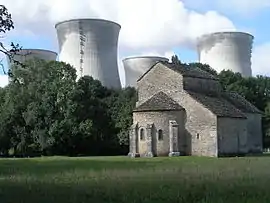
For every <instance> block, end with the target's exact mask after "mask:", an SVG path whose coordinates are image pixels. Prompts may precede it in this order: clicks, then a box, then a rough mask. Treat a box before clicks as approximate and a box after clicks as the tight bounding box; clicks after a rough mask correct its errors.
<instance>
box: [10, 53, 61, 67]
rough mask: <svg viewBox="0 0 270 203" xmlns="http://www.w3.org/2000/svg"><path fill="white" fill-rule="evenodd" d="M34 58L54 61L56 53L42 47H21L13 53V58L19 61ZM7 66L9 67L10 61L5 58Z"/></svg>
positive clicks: (22, 61)
mask: <svg viewBox="0 0 270 203" xmlns="http://www.w3.org/2000/svg"><path fill="white" fill-rule="evenodd" d="M34 58H38V59H43V60H45V61H55V60H56V58H57V53H55V52H53V51H49V50H44V49H22V50H20V51H18V52H17V53H16V54H15V55H14V59H15V60H16V61H19V62H21V63H24V62H25V61H27V60H31V59H34ZM7 63H8V68H10V61H9V59H8V60H7Z"/></svg>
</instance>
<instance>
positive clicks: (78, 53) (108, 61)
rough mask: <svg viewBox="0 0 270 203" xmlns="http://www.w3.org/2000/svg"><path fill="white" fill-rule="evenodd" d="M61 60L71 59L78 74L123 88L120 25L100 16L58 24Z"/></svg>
mask: <svg viewBox="0 0 270 203" xmlns="http://www.w3.org/2000/svg"><path fill="white" fill-rule="evenodd" d="M55 28H56V31H57V36H58V43H59V50H60V53H59V61H63V62H66V63H69V64H70V65H72V66H73V67H74V68H76V70H77V75H78V77H82V76H84V75H89V76H92V77H93V78H94V79H97V80H99V81H100V82H101V83H102V84H103V85H104V86H106V87H109V88H121V83H120V78H119V73H118V64H117V55H118V38H119V32H120V29H121V26H120V25H119V24H117V23H115V22H111V21H107V20H101V19H73V20H68V21H64V22H60V23H58V24H56V25H55Z"/></svg>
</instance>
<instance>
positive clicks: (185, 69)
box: [137, 61, 218, 81]
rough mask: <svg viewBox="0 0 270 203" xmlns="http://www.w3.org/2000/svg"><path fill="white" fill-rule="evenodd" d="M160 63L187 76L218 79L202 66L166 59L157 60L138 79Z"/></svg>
mask: <svg viewBox="0 0 270 203" xmlns="http://www.w3.org/2000/svg"><path fill="white" fill-rule="evenodd" d="M158 64H163V65H164V66H166V67H167V68H169V69H171V70H173V71H175V72H177V73H179V74H181V75H183V76H186V77H193V78H202V79H208V80H218V78H217V77H216V76H214V75H212V74H210V73H208V72H206V71H204V70H201V69H200V68H194V67H192V68H191V67H190V66H189V65H187V64H180V65H179V64H173V63H169V62H166V61H162V62H157V63H156V64H155V65H153V66H152V67H151V68H150V69H149V70H148V71H146V72H145V73H144V74H143V75H142V76H141V77H140V78H139V79H138V80H137V81H140V80H141V79H142V78H143V77H144V76H145V75H146V74H147V73H148V72H149V71H150V70H152V69H153V68H154V67H156V66H157V65H158Z"/></svg>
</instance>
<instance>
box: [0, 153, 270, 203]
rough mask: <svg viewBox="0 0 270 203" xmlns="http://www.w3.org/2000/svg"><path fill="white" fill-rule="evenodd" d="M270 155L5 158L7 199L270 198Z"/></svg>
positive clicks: (259, 202) (2, 198)
mask: <svg viewBox="0 0 270 203" xmlns="http://www.w3.org/2000/svg"><path fill="white" fill-rule="evenodd" d="M269 185H270V157H246V158H222V159H216V158H198V157H179V158H153V159H144V158H138V159H130V158H127V157H100V158H97V157H93V158H65V157H50V158H36V159H0V202H1V203H32V202H33V203H82V202H87V203H109V202H113V203H121V202H128V203H135V202H136V203H150V202H151V203H159V202H166V203H177V202H186V203H193V202H196V203H202V202H204V203H211V202H213V203H221V202H228V203H238V202H243V203H250V202H252V203H253V202H254V203H255V202H256V203H263V202H267V203H269V202H270V187H269Z"/></svg>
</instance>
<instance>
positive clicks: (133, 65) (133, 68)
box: [123, 56, 169, 87]
mask: <svg viewBox="0 0 270 203" xmlns="http://www.w3.org/2000/svg"><path fill="white" fill-rule="evenodd" d="M159 61H169V59H167V58H164V57H158V56H138V57H129V58H125V59H124V60H123V65H124V69H125V75H126V87H128V86H129V87H136V86H137V85H136V83H137V80H138V79H139V78H140V77H141V76H142V75H143V74H144V73H145V72H146V71H148V70H149V69H150V68H151V67H152V66H153V65H155V64H156V63H157V62H159Z"/></svg>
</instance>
